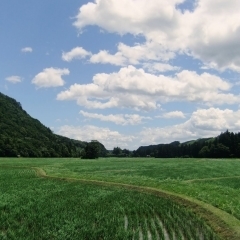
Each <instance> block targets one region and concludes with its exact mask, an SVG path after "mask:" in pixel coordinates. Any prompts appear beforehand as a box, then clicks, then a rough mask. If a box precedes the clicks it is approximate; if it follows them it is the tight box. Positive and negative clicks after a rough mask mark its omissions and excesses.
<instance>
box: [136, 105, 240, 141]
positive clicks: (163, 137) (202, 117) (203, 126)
mask: <svg viewBox="0 0 240 240" xmlns="http://www.w3.org/2000/svg"><path fill="white" fill-rule="evenodd" d="M238 119H240V110H238V111H233V110H230V109H224V110H221V109H219V108H209V109H199V110H197V111H195V112H193V113H192V116H191V117H190V119H189V120H187V121H186V122H184V123H182V124H177V125H173V126H167V127H162V128H144V129H143V130H142V131H141V132H140V134H139V139H141V144H158V143H170V142H172V141H175V140H179V141H180V142H183V141H187V140H192V139H198V138H202V137H213V136H217V135H219V134H220V133H221V132H224V131H226V130H227V129H228V130H229V131H233V132H239V130H240V121H239V120H238Z"/></svg>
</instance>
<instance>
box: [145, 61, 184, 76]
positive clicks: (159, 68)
mask: <svg viewBox="0 0 240 240" xmlns="http://www.w3.org/2000/svg"><path fill="white" fill-rule="evenodd" d="M143 68H144V69H147V70H148V71H149V72H151V73H156V72H170V71H178V70H180V67H177V66H172V65H170V64H167V63H156V62H155V63H145V64H143Z"/></svg>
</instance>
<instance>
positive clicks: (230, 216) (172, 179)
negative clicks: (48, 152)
mask: <svg viewBox="0 0 240 240" xmlns="http://www.w3.org/2000/svg"><path fill="white" fill-rule="evenodd" d="M0 169H1V175H0V184H1V185H0V193H1V195H0V211H1V218H0V222H3V223H4V224H3V225H2V226H0V239H14V236H15V237H16V236H21V237H19V238H16V239H33V237H34V239H217V237H216V236H215V235H214V233H213V231H214V232H216V233H218V235H219V236H221V237H222V238H223V239H233V238H234V237H235V239H240V237H239V236H240V171H239V170H240V160H235V159H224V160H223V159H220V160H219V159H218V160H208V159H151V158H147V159H134V158H131V159H117V158H116V159H114V158H111V159H98V160H81V159H0ZM36 171H37V172H38V175H36V174H35V173H36ZM44 173H46V175H47V176H49V177H51V178H49V177H44V176H43V175H44ZM39 175H40V176H41V177H39ZM61 179H62V181H61ZM64 179H65V181H63V180H64ZM77 179H78V181H77ZM66 180H67V181H66ZM83 180H84V181H83ZM134 186H135V187H134ZM24 214H26V215H24ZM21 216H23V217H21ZM24 216H25V217H24ZM48 219H49V220H48ZM203 220H204V221H205V223H206V224H207V225H208V226H210V227H211V228H212V229H213V231H212V230H211V229H210V228H209V227H208V226H206V225H205V223H203ZM184 223H185V225H182V224H184ZM189 223H191V224H189ZM234 232H235V233H234ZM31 234H32V235H31ZM39 234H40V235H39ZM194 234H195V235H194ZM234 234H235V235H234ZM79 236H81V237H80V238H79ZM111 236H114V238H112V237H111Z"/></svg>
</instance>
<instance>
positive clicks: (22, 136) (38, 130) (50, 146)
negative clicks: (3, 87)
mask: <svg viewBox="0 0 240 240" xmlns="http://www.w3.org/2000/svg"><path fill="white" fill-rule="evenodd" d="M86 145H87V142H84V141H78V140H73V139H69V138H67V137H63V136H59V135H57V134H54V133H53V132H52V131H51V129H50V128H48V127H46V126H44V125H43V124H42V123H41V122H40V121H39V120H37V119H34V118H32V117H31V116H30V115H29V114H28V113H27V112H26V111H25V110H23V109H22V106H21V104H20V103H19V102H17V101H16V100H15V99H13V98H10V97H8V96H6V95H4V94H2V93H0V157H16V156H22V157H81V156H82V153H83V152H84V149H85V147H86ZM99 145H100V150H101V155H103V154H104V152H106V151H107V150H106V149H105V147H104V146H103V145H102V144H101V143H99Z"/></svg>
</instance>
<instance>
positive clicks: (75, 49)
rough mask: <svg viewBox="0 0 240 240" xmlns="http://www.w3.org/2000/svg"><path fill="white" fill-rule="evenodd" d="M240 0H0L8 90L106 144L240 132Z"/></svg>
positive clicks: (35, 112)
mask: <svg viewBox="0 0 240 240" xmlns="http://www.w3.org/2000/svg"><path fill="white" fill-rule="evenodd" d="M239 12H240V2H239V0H231V1H226V0H211V1H209V0H186V1H184V0H169V1H166V0H121V1H119V0H95V1H90V0H75V1H67V0H41V1H40V0H36V1H32V0H24V1H19V0H1V1H0V56H1V58H0V92H2V93H3V94H6V95H8V96H10V97H12V98H15V99H16V100H17V101H18V102H20V103H21V104H22V107H23V109H24V110H26V111H27V113H28V114H29V115H31V116H32V117H33V118H36V119H38V120H39V121H41V122H42V123H43V124H44V125H45V126H47V127H50V128H51V129H52V131H53V132H54V133H56V134H60V135H63V136H67V137H70V138H73V139H78V140H82V141H91V140H98V141H100V142H101V143H103V144H104V146H105V147H106V148H107V149H109V150H110V149H113V148H114V147H117V146H118V147H121V148H127V149H130V150H135V149H137V148H138V147H139V146H146V145H151V144H160V143H170V142H173V141H180V142H184V141H188V140H192V139H198V138H203V137H212V136H217V135H219V134H220V133H221V132H225V131H226V130H229V131H232V132H239V129H240V108H239V106H240V105H239V104H240V95H239V92H240V17H239Z"/></svg>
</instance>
